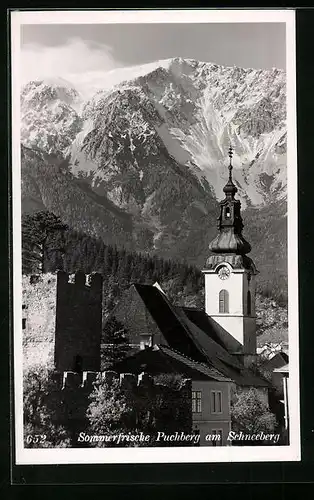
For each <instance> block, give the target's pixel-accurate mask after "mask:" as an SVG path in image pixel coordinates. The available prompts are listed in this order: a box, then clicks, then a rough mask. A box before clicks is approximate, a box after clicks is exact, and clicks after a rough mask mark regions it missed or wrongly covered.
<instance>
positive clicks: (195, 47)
mask: <svg viewBox="0 0 314 500" xmlns="http://www.w3.org/2000/svg"><path fill="white" fill-rule="evenodd" d="M21 44H22V47H21V48H22V72H21V73H22V75H21V76H22V82H23V83H25V82H26V81H29V80H32V79H37V78H42V77H48V76H49V77H62V78H66V79H71V81H72V82H73V80H76V82H78V83H79V82H85V84H89V83H90V84H92V83H93V81H95V82H96V81H97V82H98V81H99V78H100V75H103V74H104V73H105V72H107V71H111V70H115V69H116V68H125V67H129V66H134V65H143V64H145V63H150V62H153V61H157V60H162V59H169V58H172V57H183V58H190V59H196V60H199V61H208V62H213V63H217V64H221V65H224V66H240V67H243V68H257V69H268V68H274V67H276V68H280V69H285V56H286V55H285V24H284V23H204V24H201V23H195V24H192V23H191V24H186V23H183V24H181V23H175V24H92V25H91V24H86V25H83V24H59V25H58V24H46V25H44V24H37V25H30V24H27V25H23V26H22V27H21ZM88 82H89V83H88ZM96 86H97V84H96Z"/></svg>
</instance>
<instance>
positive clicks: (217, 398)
mask: <svg viewBox="0 0 314 500" xmlns="http://www.w3.org/2000/svg"><path fill="white" fill-rule="evenodd" d="M210 402H211V412H212V413H222V392H221V391H211V397H210Z"/></svg>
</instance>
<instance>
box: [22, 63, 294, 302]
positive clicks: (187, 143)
mask: <svg viewBox="0 0 314 500" xmlns="http://www.w3.org/2000/svg"><path fill="white" fill-rule="evenodd" d="M285 83H286V82H285V73H284V72H283V71H280V70H277V69H272V70H255V69H242V68H237V67H222V66H218V65H216V64H211V63H203V62H199V61H194V60H183V59H180V58H176V59H169V60H165V61H158V62H155V63H151V64H148V65H143V66H140V67H133V68H125V69H119V70H114V71H112V72H108V74H107V77H106V75H105V76H104V77H103V90H101V91H99V92H97V93H96V94H95V95H94V96H93V97H92V98H91V99H89V100H88V101H86V102H83V100H82V98H81V95H80V94H79V93H78V92H77V91H76V89H75V88H74V87H73V85H72V84H70V83H68V82H65V81H63V80H57V81H55V80H54V81H41V82H30V83H29V84H28V85H27V86H25V87H24V88H23V90H22V97H21V102H22V142H23V144H25V145H26V146H28V147H29V148H31V149H33V152H32V153H31V152H30V151H28V153H27V155H26V156H25V157H24V159H23V158H22V175H24V187H23V209H24V211H29V210H33V209H36V208H37V209H43V206H44V207H45V208H46V209H48V210H51V211H53V212H54V213H55V214H56V215H60V217H63V218H65V217H66V218H67V220H64V221H65V222H69V223H70V225H71V227H73V228H75V229H77V230H81V231H84V232H85V233H87V234H90V235H92V236H99V237H101V238H103V239H104V241H105V242H106V243H110V242H111V240H112V239H113V240H115V241H117V242H118V243H119V244H123V245H124V244H127V245H130V246H132V245H133V248H134V249H137V250H140V251H147V252H151V253H158V255H161V256H163V257H166V258H177V259H181V260H182V259H185V260H187V261H188V262H189V263H193V264H196V265H198V266H202V265H203V264H204V261H205V258H206V256H207V252H208V250H207V249H208V243H209V241H210V240H211V239H212V238H213V237H214V236H215V234H216V218H217V215H218V204H217V200H219V199H221V197H222V195H223V192H222V188H223V186H224V184H225V183H226V180H227V175H228V170H227V165H228V161H227V160H228V157H227V151H228V147H229V144H230V143H232V145H233V147H234V149H235V154H234V158H233V165H234V169H233V177H234V180H235V182H236V184H237V187H238V197H239V198H240V199H241V201H242V207H243V208H244V210H243V219H244V224H245V230H244V234H245V237H246V238H247V239H248V240H249V241H250V242H251V243H252V247H253V251H252V255H251V256H252V258H254V259H255V260H256V263H257V266H258V268H259V269H260V271H261V274H260V280H259V281H260V283H262V287H263V289H265V290H266V293H268V292H267V290H268V289H269V288H270V289H271V290H273V289H274V288H276V290H277V291H278V294H279V295H280V293H282V290H283V293H286V275H287V270H286V123H285V108H286V106H285ZM113 84H114V85H113ZM60 110H62V113H61V111H60ZM31 155H35V156H33V158H34V159H33V160H30V156H31ZM45 155H46V157H45V158H46V159H45V161H43V157H44V156H45ZM47 155H49V160H47V158H48V157H47ZM37 156H39V157H41V158H42V159H41V161H39V160H38V159H36V158H37ZM35 157H36V158H35ZM25 158H26V159H25ZM32 161H34V162H35V163H36V167H35V168H33V167H32ZM45 162H46V163H45ZM47 162H48V163H47ZM50 170H51V172H50ZM23 172H24V174H23ZM57 178H58V179H60V180H57ZM30 179H31V180H30ZM68 192H69V193H70V196H68V194H67V193H68ZM86 204H89V207H88V208H86ZM64 207H65V208H64ZM86 211H88V216H86ZM86 217H87V218H86ZM103 219H104V222H103ZM125 228H126V229H125ZM110 231H111V232H112V233H110V234H109V232H110ZM123 231H125V236H123ZM108 239H109V241H108ZM274 269H275V271H274Z"/></svg>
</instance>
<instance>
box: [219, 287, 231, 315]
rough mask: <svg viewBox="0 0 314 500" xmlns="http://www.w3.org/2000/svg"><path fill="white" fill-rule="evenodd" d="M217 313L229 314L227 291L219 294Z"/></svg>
mask: <svg viewBox="0 0 314 500" xmlns="http://www.w3.org/2000/svg"><path fill="white" fill-rule="evenodd" d="M219 312H220V313H229V292H228V291H227V290H220V292H219Z"/></svg>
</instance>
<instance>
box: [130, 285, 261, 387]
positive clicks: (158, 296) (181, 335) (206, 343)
mask: <svg viewBox="0 0 314 500" xmlns="http://www.w3.org/2000/svg"><path fill="white" fill-rule="evenodd" d="M133 286H134V287H135V289H136V290H137V292H138V293H139V295H140V297H141V298H142V300H143V302H144V304H145V306H146V307H147V309H148V310H149V312H150V314H151V316H152V317H153V319H154V321H155V322H156V324H157V325H158V328H159V329H160V331H161V332H162V334H163V336H164V338H165V339H166V341H167V343H168V345H169V346H170V347H171V348H172V349H174V350H175V351H178V352H180V353H182V354H183V355H187V356H188V357H190V358H193V359H195V361H196V362H201V363H206V364H207V365H209V366H210V367H211V368H215V369H216V370H218V371H219V372H220V373H221V374H223V375H224V376H225V377H227V378H230V379H232V380H233V381H234V382H235V383H236V384H238V385H242V386H251V385H252V386H255V387H268V386H269V383H268V382H267V381H266V380H265V379H263V378H261V377H259V376H258V375H255V374H254V373H253V372H252V371H251V370H249V369H247V368H245V367H244V366H243V364H242V363H240V361H239V360H238V359H237V358H236V356H233V355H232V354H230V352H228V347H230V348H231V345H232V347H234V346H235V343H232V340H231V339H230V337H231V335H230V334H229V333H228V332H226V331H225V330H223V329H222V328H220V329H219V328H216V325H217V323H216V322H214V320H212V319H211V318H209V319H208V322H207V323H206V318H204V314H206V313H203V314H200V313H198V314H195V313H194V314H193V311H192V312H191V310H187V308H182V307H177V306H174V305H172V304H171V302H170V301H169V299H168V298H167V296H166V295H165V294H164V293H163V292H162V291H160V290H159V289H158V288H157V287H156V286H151V285H139V284H134V285H133ZM192 319H195V323H194V322H193V321H192ZM199 325H201V326H204V325H205V326H204V330H203V329H202V328H201V327H200V326H199ZM235 342H236V341H235Z"/></svg>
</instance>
